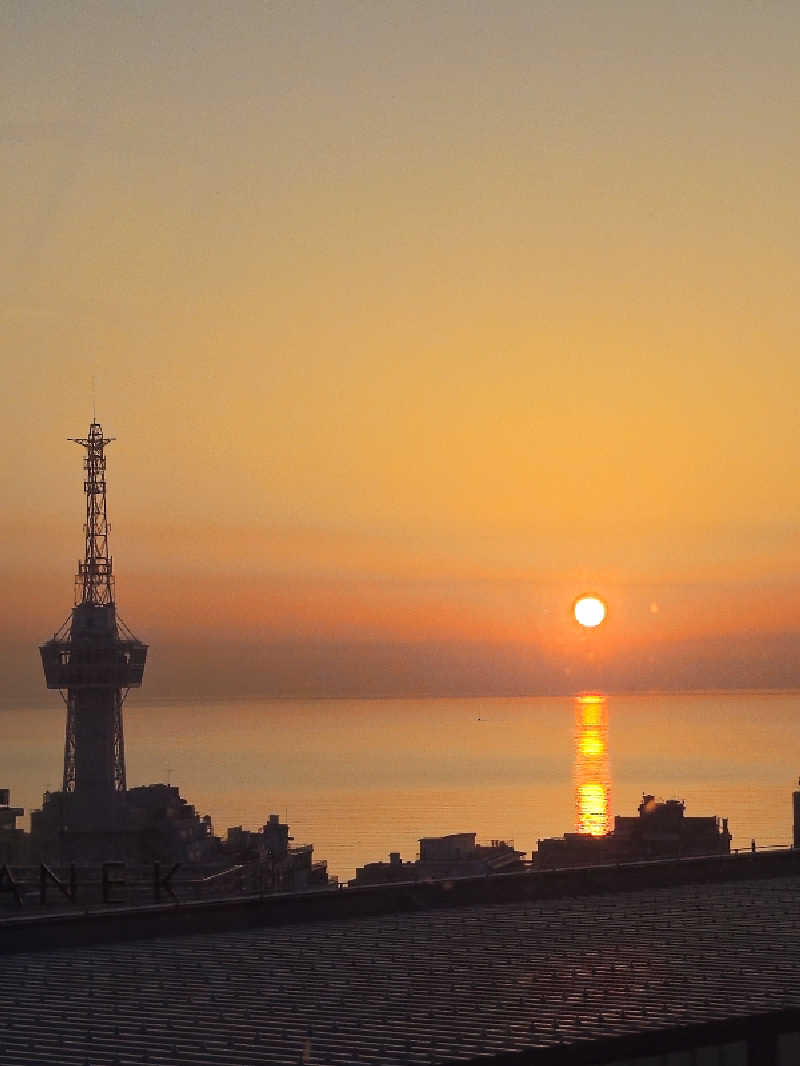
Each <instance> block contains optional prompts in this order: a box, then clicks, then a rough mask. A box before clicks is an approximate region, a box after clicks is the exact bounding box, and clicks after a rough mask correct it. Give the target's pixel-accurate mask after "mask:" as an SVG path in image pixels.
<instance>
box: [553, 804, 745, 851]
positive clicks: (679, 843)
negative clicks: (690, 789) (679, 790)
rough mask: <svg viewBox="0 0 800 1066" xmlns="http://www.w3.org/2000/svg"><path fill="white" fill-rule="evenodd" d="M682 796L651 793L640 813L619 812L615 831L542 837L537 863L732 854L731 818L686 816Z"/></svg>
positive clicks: (615, 819)
mask: <svg viewBox="0 0 800 1066" xmlns="http://www.w3.org/2000/svg"><path fill="white" fill-rule="evenodd" d="M685 812H686V805H685V803H684V802H683V801H682V800H678V799H669V800H667V801H666V802H663V801H659V800H657V799H656V798H655V797H654V796H650V795H645V796H643V797H642V802H641V803H640V804H639V808H638V816H637V817H628V816H624V815H619V814H618V815H617V816H616V817H615V818H614V828H613V830H612V831H611V832H610V833H604V834H603V835H602V836H597V835H595V834H592V833H565V834H564V836H563V837H548V838H547V839H545V840H540V841H539V842H538V847H537V850H536V853H535V855H534V863H535V865H536V866H537V868H540V869H547V868H552V867H562V868H563V867H569V866H593V865H597V864H598V863H608V862H632V861H638V860H643V859H666V858H681V857H686V856H690V855H727V854H728V853H729V852H730V850H731V834H730V832H729V831H728V819H727V818H723V819H722V821H721V823H720V819H719V818H717V817H713V816H712V817H699V818H698V817H690V818H687V817H686V813H685Z"/></svg>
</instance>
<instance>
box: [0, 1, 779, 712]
mask: <svg viewBox="0 0 800 1066" xmlns="http://www.w3.org/2000/svg"><path fill="white" fill-rule="evenodd" d="M799 37H800V11H799V10H797V9H796V8H795V7H794V6H793V5H787V4H778V3H770V2H767V0H765V2H763V3H749V2H745V0H717V2H710V3H708V4H704V5H702V8H701V9H695V8H694V7H693V6H692V5H685V6H681V5H640V4H634V3H630V2H621V0H617V2H613V0H612V2H611V3H608V4H603V5H598V4H595V3H592V2H590V0H580V2H577V3H575V4H571V5H554V4H542V5H531V4H528V3H522V2H516V0H509V2H508V3H505V4H503V5H498V6H497V7H492V6H489V5H484V4H482V3H472V2H469V3H462V2H459V3H449V2H445V3H442V4H436V5H418V4H413V3H404V2H399V0H398V2H397V3H393V4H391V5H374V6H370V5H367V6H364V5H361V4H356V3H349V2H342V3H337V4H336V5H310V4H297V5H289V4H285V5H284V4H264V3H261V2H258V3H256V2H255V0H253V2H244V3H241V4H237V5H235V6H234V7H231V8H227V7H226V6H225V5H220V4H218V3H211V2H208V3H196V4H192V5H183V4H174V5H167V6H166V8H165V7H164V5H158V4H155V3H153V4H150V3H143V4H138V5H136V6H135V8H132V7H131V6H129V5H126V4H121V3H120V4H116V3H111V4H107V5H102V6H99V7H95V6H90V5H87V6H86V7H85V8H81V7H80V6H79V7H78V8H74V7H64V8H59V7H54V6H53V5H50V4H45V3H40V2H37V0H26V2H25V3H21V2H19V3H15V2H12V3H10V4H7V5H4V7H3V11H2V13H0V88H2V92H0V156H1V157H2V167H3V174H4V184H5V185H6V187H7V190H8V191H7V195H6V197H5V198H4V202H3V204H2V205H0V214H2V232H3V234H4V238H3V239H4V248H5V250H6V255H5V256H4V257H3V262H2V263H0V272H1V273H2V288H1V289H0V336H1V337H2V345H1V346H0V360H2V370H3V380H4V389H3V390H2V394H1V395H0V406H1V407H2V417H3V425H4V428H5V434H6V440H7V447H6V449H5V453H4V454H5V461H4V462H3V463H2V464H0V478H1V479H2V491H3V496H4V502H5V506H4V508H3V513H2V516H0V526H2V536H3V544H4V549H5V550H4V553H3V560H2V561H1V562H0V569H1V570H2V573H3V580H4V587H5V589H6V610H5V611H4V618H3V621H2V622H0V655H2V656H3V660H2V661H3V663H4V665H5V668H6V676H7V692H8V694H9V695H11V696H15V695H16V694H17V693H33V694H36V693H40V692H41V681H40V678H39V665H38V660H37V656H36V653H35V644H36V642H37V641H38V640H40V639H44V638H45V637H46V636H47V635H48V633H50V632H51V631H52V630H53V629H54V628H55V627H56V626H57V625H58V624H59V623H60V622H61V620H62V619H63V617H64V616H65V615H66V614H67V611H68V609H69V606H70V603H71V574H72V573H73V571H74V569H75V563H76V559H77V557H78V555H79V553H80V551H81V548H82V543H81V529H80V526H81V522H82V509H83V503H82V498H81V481H82V478H81V469H80V458H81V456H80V453H79V452H78V449H77V448H76V447H75V446H74V445H69V444H67V443H66V442H65V438H66V437H68V436H72V435H76V434H82V433H84V432H85V430H86V425H87V423H88V420H89V416H90V414H91V380H92V377H94V378H95V381H96V387H95V392H96V402H97V413H98V417H99V418H100V420H101V421H102V422H103V425H104V428H105V429H106V431H107V432H108V433H110V434H112V435H115V436H117V437H118V438H119V439H118V441H117V442H116V443H114V444H113V445H112V446H111V448H110V449H109V485H110V489H109V502H110V508H111V516H112V523H113V531H112V550H113V553H114V557H115V565H116V571H117V574H118V599H119V603H120V610H121V613H122V614H123V617H125V618H126V620H127V621H128V622H129V624H130V625H131V626H132V627H133V629H134V631H135V632H137V634H138V635H140V636H141V637H142V638H143V639H146V640H150V641H151V642H152V644H153V650H152V652H151V661H150V666H149V668H148V675H147V681H146V684H147V685H148V686H149V687H150V691H151V692H152V693H153V694H154V695H155V694H158V693H160V692H165V693H166V692H170V693H173V694H181V693H189V692H193V693H194V692H202V691H211V690H213V691H214V692H216V693H218V694H220V695H224V694H226V693H230V694H234V695H235V694H236V693H237V692H247V693H254V692H258V693H264V694H270V693H273V692H277V693H281V694H285V693H290V692H294V691H296V692H303V693H308V692H311V693H315V694H326V693H328V694H341V693H343V692H347V693H353V694H358V693H360V692H364V693H370V694H373V693H376V692H380V691H386V692H390V693H393V692H419V691H425V692H428V691H434V692H435V691H447V692H458V691H465V692H466V691H469V692H472V691H487V692H493V691H496V692H508V691H526V692H536V691H554V690H558V689H561V690H564V691H572V690H573V689H574V688H576V687H577V688H581V687H587V686H591V685H592V684H594V683H595V681H597V682H598V683H600V682H602V683H605V684H608V685H610V686H612V687H616V688H636V687H685V686H688V687H698V686H699V687H702V686H704V685H709V686H712V687H719V686H731V687H734V686H744V687H749V686H768V687H780V686H784V685H792V686H794V685H800V667H798V668H797V669H795V667H794V666H793V665H792V664H793V662H800V656H798V654H797V652H798V651H800V610H799V609H798V608H797V606H796V605H797V603H798V595H797V593H798V587H797V585H798V581H797V575H798V574H799V573H800V567H798V563H799V562H800V548H799V544H800V542H799V541H798V525H799V524H800V494H799V493H798V490H797V478H796V475H795V471H796V469H797V466H798V434H797V431H796V426H797V400H796V396H797V395H798V394H799V393H800V390H799V389H798V385H799V384H800V382H798V370H797V366H798V361H797V358H796V352H795V347H796V338H797V335H798V328H797V327H798V321H797V319H798V310H797V307H798V304H797V300H796V297H795V293H796V288H797V281H798V274H799V273H800V270H799V269H798V267H799V266H800V262H799V261H798V251H797V249H798V248H800V241H798V239H797V238H798V214H797V206H796V175H797V172H798V154H799V153H800V142H799V136H800V135H799V134H798V129H797V123H796V115H795V110H796V108H795V101H796V100H797V99H798V97H799V96H800V70H798V66H797V63H796V49H797V44H798V38H799ZM585 589H591V590H594V591H597V592H599V593H600V594H601V595H604V596H606V598H607V599H608V601H609V605H610V612H609V619H608V622H607V623H606V625H605V626H604V628H603V630H602V632H599V633H597V634H592V635H591V637H592V640H591V642H587V634H582V633H580V632H578V631H576V629H575V626H574V625H573V624H572V623H571V622H570V620H569V608H570V605H571V602H572V600H573V598H574V597H575V595H576V594H578V593H579V592H581V591H584V590H585ZM215 642H217V645H218V646H217V647H216V650H212V649H213V648H214V644H215ZM584 679H586V681H585V684H584Z"/></svg>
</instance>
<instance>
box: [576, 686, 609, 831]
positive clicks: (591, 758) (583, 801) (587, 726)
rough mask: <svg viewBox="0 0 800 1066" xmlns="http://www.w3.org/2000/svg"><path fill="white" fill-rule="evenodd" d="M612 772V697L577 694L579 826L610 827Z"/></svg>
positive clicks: (604, 829)
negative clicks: (610, 752)
mask: <svg viewBox="0 0 800 1066" xmlns="http://www.w3.org/2000/svg"><path fill="white" fill-rule="evenodd" d="M610 790H611V775H610V771H609V763H608V700H607V698H606V697H605V696H604V695H602V694H600V693H596V692H591V693H583V694H581V695H580V696H576V697H575V829H576V831H577V832H578V833H590V834H591V835H592V836H602V835H603V834H604V833H607V832H608V831H609V828H610V825H609V813H608V812H609V807H610V802H609V798H610Z"/></svg>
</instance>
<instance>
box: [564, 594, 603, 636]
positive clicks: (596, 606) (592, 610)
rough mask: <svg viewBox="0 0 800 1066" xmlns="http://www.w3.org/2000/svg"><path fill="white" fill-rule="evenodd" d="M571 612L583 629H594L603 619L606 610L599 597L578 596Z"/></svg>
mask: <svg viewBox="0 0 800 1066" xmlns="http://www.w3.org/2000/svg"><path fill="white" fill-rule="evenodd" d="M572 611H573V614H574V615H575V621H576V622H578V623H579V625H582V626H583V627H584V628H585V629H594V628H595V626H599V625H600V623H601V622H602V621H603V620H604V619H605V617H606V613H607V608H606V605H605V603H604V602H603V601H602V600H601V599H600V597H599V596H579V597H578V598H577V600H575V603H574V604H573V607H572Z"/></svg>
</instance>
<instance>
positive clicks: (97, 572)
mask: <svg viewBox="0 0 800 1066" xmlns="http://www.w3.org/2000/svg"><path fill="white" fill-rule="evenodd" d="M69 439H70V440H71V441H73V442H74V443H75V444H80V445H81V447H82V448H85V449H86V456H85V458H84V460H83V466H84V470H85V471H86V480H85V481H84V483H83V491H84V492H85V493H86V524H85V525H84V527H83V528H84V532H85V534H86V551H85V553H84V558H83V561H82V562H79V563H78V573H77V574H76V575H75V603H76V604H92V605H94V606H107V605H109V604H112V603H113V602H114V578H113V576H112V572H111V556H110V555H109V554H108V530H109V526H108V509H107V504H106V456H105V447H106V445H107V444H110V443H111V442H112V441H113V440H114V438H113V437H104V436H103V427H102V426H101V425H100V423H99V422H97V421H96V420H95V421H93V422H92V423H91V425H90V426H89V435H88V436H87V437H70V438H69Z"/></svg>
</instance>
